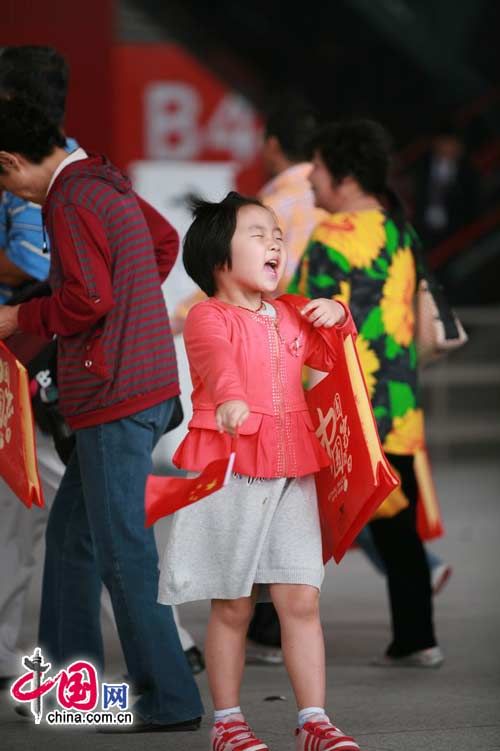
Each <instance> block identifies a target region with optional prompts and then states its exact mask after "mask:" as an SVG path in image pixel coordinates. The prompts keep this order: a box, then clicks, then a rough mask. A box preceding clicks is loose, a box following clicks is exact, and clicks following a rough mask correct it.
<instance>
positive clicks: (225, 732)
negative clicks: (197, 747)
mask: <svg viewBox="0 0 500 751" xmlns="http://www.w3.org/2000/svg"><path fill="white" fill-rule="evenodd" d="M210 740H211V745H210V749H211V751H269V746H266V744H265V743H263V742H262V741H261V740H259V738H256V737H255V735H254V734H253V731H252V730H251V728H250V726H249V725H248V724H247V723H246V722H245V718H244V717H243V715H242V714H239V713H238V714H234V715H233V714H232V715H230V716H229V718H228V719H227V720H226V722H216V723H215V725H214V726H213V728H212V733H211V736H210Z"/></svg>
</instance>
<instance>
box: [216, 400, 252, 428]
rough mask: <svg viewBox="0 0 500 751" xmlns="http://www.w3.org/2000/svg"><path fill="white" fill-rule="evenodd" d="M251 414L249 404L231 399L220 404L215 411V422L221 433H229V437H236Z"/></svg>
mask: <svg viewBox="0 0 500 751" xmlns="http://www.w3.org/2000/svg"><path fill="white" fill-rule="evenodd" d="M249 414H250V410H249V408H248V404H247V403H246V402H242V401H241V400H240V399H231V400H230V401H228V402H224V403H223V404H220V405H219V406H218V407H217V409H216V410H215V422H216V423H217V427H218V428H219V432H220V433H223V432H224V431H227V432H228V433H229V435H236V433H237V432H238V428H239V427H240V425H243V423H244V422H245V420H246V419H247V417H248V415H249Z"/></svg>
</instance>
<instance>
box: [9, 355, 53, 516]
mask: <svg viewBox="0 0 500 751" xmlns="http://www.w3.org/2000/svg"><path fill="white" fill-rule="evenodd" d="M0 476H1V477H2V478H3V479H4V480H5V482H6V483H7V485H9V486H10V488H11V489H12V491H13V492H14V493H15V494H16V495H17V497H18V498H19V499H20V500H21V501H22V502H23V503H24V504H25V506H27V507H28V508H31V506H32V505H33V504H35V505H36V506H43V492H42V487H41V484H40V477H39V475H38V465H37V460H36V448H35V433H34V424H33V413H32V411H31V399H30V392H29V383H28V373H27V372H26V368H24V366H23V365H21V363H20V362H19V361H18V360H16V358H15V357H14V355H13V354H12V353H11V352H10V351H9V350H8V349H7V347H6V346H5V345H4V344H3V342H0Z"/></svg>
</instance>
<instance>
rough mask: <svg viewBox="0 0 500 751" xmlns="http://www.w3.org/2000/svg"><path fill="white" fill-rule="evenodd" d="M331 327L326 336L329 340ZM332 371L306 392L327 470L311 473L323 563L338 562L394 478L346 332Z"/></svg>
mask: <svg viewBox="0 0 500 751" xmlns="http://www.w3.org/2000/svg"><path fill="white" fill-rule="evenodd" d="M333 335H334V333H333V331H332V329H329V330H328V333H325V336H328V338H329V340H330V341H331V337H332V336H333ZM338 339H339V346H338V352H337V360H336V362H335V368H334V371H333V372H332V373H331V374H330V375H329V376H327V377H326V378H324V379H323V380H322V381H321V382H320V383H318V385H317V386H315V387H314V388H313V389H311V390H310V391H308V392H307V393H306V399H307V403H308V406H309V409H310V412H311V416H312V419H313V423H314V425H315V427H316V435H317V436H318V438H319V440H320V441H321V444H322V446H323V448H324V449H325V450H326V452H327V454H328V456H329V457H330V462H331V463H330V467H327V468H325V469H323V470H321V471H320V472H318V474H317V475H316V488H317V492H318V507H319V515H320V521H321V532H322V538H323V560H324V562H325V563H326V561H328V560H329V559H330V558H331V557H332V555H333V557H334V558H335V560H336V562H337V563H339V562H340V560H341V559H342V557H343V555H344V553H345V552H346V550H347V549H348V548H349V547H350V545H351V544H352V543H353V542H354V540H355V539H356V537H357V536H358V534H359V532H360V531H361V530H362V529H363V527H364V526H365V524H367V523H368V522H369V521H370V519H371V517H372V516H373V514H374V512H375V511H376V510H377V508H378V507H379V506H380V504H381V503H382V502H383V501H384V500H385V498H386V497H387V496H388V495H389V494H390V493H391V492H392V491H393V490H394V489H395V488H396V487H397V486H398V484H399V483H398V480H397V478H396V477H395V476H394V474H393V472H392V471H391V467H390V465H389V463H388V461H387V459H386V457H385V455H384V452H383V450H382V446H381V444H380V439H379V436H378V432H377V426H376V422H375V417H374V415H373V411H372V408H371V404H370V399H369V397H368V392H367V389H366V385H365V381H364V377H363V373H362V370H361V365H360V363H359V360H358V356H357V353H356V347H355V345H354V340H353V337H352V336H351V334H348V335H347V336H345V337H343V336H342V335H341V334H340V333H339V334H338Z"/></svg>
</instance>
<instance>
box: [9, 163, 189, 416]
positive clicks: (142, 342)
mask: <svg viewBox="0 0 500 751" xmlns="http://www.w3.org/2000/svg"><path fill="white" fill-rule="evenodd" d="M42 211H43V218H44V222H45V225H46V227H47V232H48V234H49V237H50V241H51V248H52V251H51V253H52V255H51V265H50V274H49V281H50V285H51V289H52V295H51V296H50V297H45V298H38V299H34V300H31V301H30V302H27V303H24V304H22V305H21V306H20V308H19V327H20V329H21V330H22V331H27V332H33V333H36V334H39V335H41V336H45V337H48V338H51V337H52V336H53V335H54V334H56V335H57V338H58V388H59V406H60V409H61V412H62V414H63V415H64V416H65V418H66V419H67V421H68V423H69V424H70V426H71V427H72V428H73V429H79V428H85V427H89V426H91V425H97V424H99V423H103V422H110V421H112V420H117V419H119V418H121V417H125V416H126V415H130V414H133V413H135V412H139V411H140V410H143V409H147V408H148V407H152V406H154V405H155V404H158V403H160V402H161V401H163V400H165V399H169V398H170V397H172V396H175V395H176V394H178V393H179V382H178V376H177V364H176V358H175V350H174V344H173V340H172V334H171V331H170V323H169V320H168V314H167V310H166V307H165V301H164V298H163V293H162V291H161V287H160V285H161V282H163V281H164V279H165V278H166V277H167V275H168V273H169V272H170V270H171V268H172V266H173V264H174V261H175V259H176V257H177V252H178V249H179V239H178V235H177V232H176V231H175V230H174V228H173V227H172V226H171V225H170V224H169V223H168V222H167V221H166V220H165V219H164V218H163V217H162V216H161V215H160V214H159V213H158V212H157V211H155V209H153V207H152V206H150V205H149V204H148V203H146V202H145V201H143V200H142V199H141V198H139V196H137V195H136V194H135V193H134V192H133V190H132V189H131V186H130V182H129V180H128V178H127V177H125V176H124V175H123V174H122V173H121V172H119V170H118V169H116V167H114V166H113V165H112V164H110V163H109V162H108V161H107V160H106V159H105V158H104V157H100V156H94V155H92V156H90V157H88V158H87V159H83V160H81V161H77V162H73V163H72V164H69V165H68V166H67V167H65V168H64V169H63V170H62V172H61V173H60V174H59V175H58V176H57V178H56V180H55V181H54V184H53V185H52V187H51V189H50V191H49V193H48V195H47V198H46V200H45V203H44V205H43V209H42Z"/></svg>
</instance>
